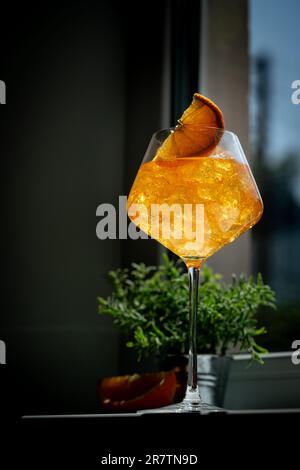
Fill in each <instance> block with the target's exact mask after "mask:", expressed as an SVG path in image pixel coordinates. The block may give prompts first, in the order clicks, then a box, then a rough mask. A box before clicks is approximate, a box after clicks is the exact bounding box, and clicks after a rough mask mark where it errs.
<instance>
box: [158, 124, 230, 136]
mask: <svg viewBox="0 0 300 470" xmlns="http://www.w3.org/2000/svg"><path fill="white" fill-rule="evenodd" d="M179 125H180V124H178V125H176V126H171V127H163V128H162V129H158V130H157V131H155V132H154V133H153V137H155V136H156V135H157V134H159V133H162V132H171V131H175V129H176V128H177V126H179ZM184 126H192V127H197V128H199V129H203V130H205V129H214V130H215V131H218V132H220V133H222V134H226V135H231V136H233V137H237V134H236V133H235V132H234V131H232V130H230V129H224V128H222V127H215V126H204V125H202V124H200V125H197V124H196V125H195V124H184Z"/></svg>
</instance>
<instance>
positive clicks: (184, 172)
mask: <svg viewBox="0 0 300 470" xmlns="http://www.w3.org/2000/svg"><path fill="white" fill-rule="evenodd" d="M262 212H263V203H262V199H261V197H260V194H259V191H258V189H257V186H256V183H255V180H254V178H253V175H252V173H251V170H250V167H249V165H248V162H247V160H246V157H245V155H244V152H243V150H242V147H241V144H240V142H239V140H238V138H237V136H236V135H235V134H234V133H233V132H230V131H226V130H225V128H224V119H223V114H222V112H221V110H220V109H219V108H218V107H217V106H216V105H215V104H214V103H213V102H211V101H210V100H209V99H208V98H205V97H203V96H201V95H199V94H195V95H194V99H193V101H192V104H191V105H190V106H189V108H188V109H187V110H186V111H185V112H184V113H183V115H182V117H181V118H180V120H179V124H178V126H176V127H175V128H172V129H164V130H161V131H158V132H156V133H155V134H154V135H153V137H152V139H151V141H150V144H149V147H148V149H147V151H146V154H145V157H144V160H143V161H142V164H141V166H140V168H139V171H138V173H137V176H136V179H135V181H134V183H133V186H132V188H131V191H130V194H129V197H128V215H129V218H130V219H131V221H132V222H134V223H135V224H136V225H137V226H138V227H139V228H140V229H141V230H143V231H144V232H146V233H147V234H148V235H150V236H151V237H152V238H155V239H156V240H158V241H159V242H160V243H161V244H162V245H164V246H165V247H167V248H168V249H170V250H171V251H172V252H174V253H175V254H176V255H178V256H179V257H181V258H182V260H183V261H184V262H185V264H186V266H187V268H188V272H189V280H190V341H189V364H188V384H187V390H186V396H185V399H184V401H183V403H181V404H179V405H174V406H172V407H171V408H169V409H168V410H166V409H165V410H163V412H167V411H171V412H173V411H176V412H177V411H184V412H187V411H188V412H189V411H191V412H199V411H200V412H201V411H203V410H205V411H218V410H219V409H218V408H216V407H214V406H210V405H206V404H205V403H203V402H202V400H201V397H200V394H199V389H198V384H197V348H196V327H195V325H196V318H197V315H198V287H199V269H200V267H201V265H202V263H203V262H204V261H205V260H206V259H207V258H208V257H210V256H211V255H213V254H214V253H215V252H216V251H218V250H219V249H220V248H222V247H223V246H224V245H226V244H228V243H230V242H232V241H233V240H235V239H236V238H237V237H238V236H239V235H241V234H242V233H243V232H245V231H246V230H248V229H250V228H251V227H252V226H253V225H254V224H256V223H257V222H258V220H259V219H260V217H261V215H262Z"/></svg>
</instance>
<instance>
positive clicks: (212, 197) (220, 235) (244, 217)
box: [128, 156, 263, 259]
mask: <svg viewBox="0 0 300 470" xmlns="http://www.w3.org/2000/svg"><path fill="white" fill-rule="evenodd" d="M132 204H143V205H144V206H145V207H146V208H147V211H148V214H150V212H151V205H152V204H168V205H170V206H171V205H172V204H179V205H180V206H181V207H182V208H184V204H193V205H196V204H200V205H201V204H202V205H203V213H204V218H203V223H202V226H201V225H200V227H201V230H202V237H196V235H195V236H194V238H192V239H189V240H187V239H186V238H185V237H184V235H183V237H181V238H175V237H173V236H168V237H164V236H163V234H162V233H161V232H162V231H160V230H159V234H158V233H157V230H158V229H159V228H160V227H157V225H156V226H155V227H154V226H153V224H151V217H149V216H148V217H145V216H142V217H139V218H137V217H138V216H139V215H141V214H139V213H137V214H133V215H129V216H130V219H131V220H132V221H133V222H134V223H135V224H136V225H137V226H138V227H139V228H140V229H141V230H143V231H144V232H146V233H147V234H148V235H150V236H152V237H153V238H155V239H157V240H158V241H159V242H160V243H162V244H163V245H164V246H166V247H167V248H169V249H170V250H171V251H173V252H174V253H176V254H177V255H178V256H180V257H181V258H183V259H188V258H190V257H197V258H201V259H206V258H207V257H208V256H211V255H212V254H213V253H214V252H216V251H217V250H219V249H220V248H221V247H222V246H223V245H225V244H227V243H229V242H231V241H233V240H234V239H235V238H236V237H238V236H239V235H240V234H241V233H243V232H245V231H246V230H248V229H249V228H251V227H252V226H253V225H254V224H255V223H256V222H257V221H258V219H259V218H260V216H261V214H262V211H263V206H262V202H261V200H260V199H259V196H258V193H257V189H256V185H255V182H254V179H253V177H252V175H251V173H250V171H249V169H248V167H247V166H246V165H245V164H243V163H239V162H237V161H236V160H234V159H233V158H230V156H229V157H228V156H226V157H220V156H216V157H215V156H214V157H212V156H209V157H193V158H175V159H170V160H159V159H155V160H153V161H151V162H147V163H144V164H142V166H141V167H140V170H139V172H138V174H137V177H136V179H135V182H134V184H133V186H132V189H131V192H130V194H129V198H128V207H130V206H131V205H132ZM162 221H163V216H160V218H159V219H158V220H157V222H156V224H161V223H162ZM187 223H190V225H191V227H190V228H191V229H192V230H194V229H196V227H197V224H196V211H193V212H192V217H191V220H190V221H189V222H187ZM174 224H176V221H175V220H174V218H173V220H172V219H171V228H172V229H174V228H176V227H175V226H174ZM154 229H155V230H154ZM198 230H199V224H198ZM154 232H155V236H154V235H153V233H154ZM195 233H197V231H196V230H195ZM198 238H199V240H198ZM191 242H192V243H191Z"/></svg>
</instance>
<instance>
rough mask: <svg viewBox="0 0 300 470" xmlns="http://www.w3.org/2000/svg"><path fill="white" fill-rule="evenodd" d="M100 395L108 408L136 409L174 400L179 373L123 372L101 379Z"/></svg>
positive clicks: (153, 406)
mask: <svg viewBox="0 0 300 470" xmlns="http://www.w3.org/2000/svg"><path fill="white" fill-rule="evenodd" d="M97 389H98V395H99V398H100V401H101V404H102V407H103V408H104V409H105V410H110V411H137V410H144V409H148V408H160V407H162V406H167V405H170V404H171V403H173V399H174V396H175V392H176V376H175V373H174V372H173V371H171V372H157V373H151V374H141V375H139V374H134V375H123V376H119V377H109V378H105V379H102V380H100V381H99V383H98V386H97Z"/></svg>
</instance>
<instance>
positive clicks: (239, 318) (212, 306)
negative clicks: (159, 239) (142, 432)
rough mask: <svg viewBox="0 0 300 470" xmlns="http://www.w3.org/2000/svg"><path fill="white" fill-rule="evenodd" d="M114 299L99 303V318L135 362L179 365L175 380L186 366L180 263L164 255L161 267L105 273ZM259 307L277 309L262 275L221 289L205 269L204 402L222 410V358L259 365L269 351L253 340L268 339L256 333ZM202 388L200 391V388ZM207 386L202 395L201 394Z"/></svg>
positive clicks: (201, 315) (200, 326) (184, 283)
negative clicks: (237, 355) (239, 354)
mask: <svg viewBox="0 0 300 470" xmlns="http://www.w3.org/2000/svg"><path fill="white" fill-rule="evenodd" d="M108 276H109V279H110V281H111V283H112V285H113V292H112V294H111V295H110V296H109V297H107V298H103V297H99V298H98V311H99V314H101V315H109V316H111V317H113V319H114V323H115V325H116V326H117V327H118V328H119V330H120V332H121V333H122V334H123V335H124V336H125V337H126V339H127V343H126V345H127V347H128V348H132V349H133V350H134V351H135V352H136V355H137V357H138V359H139V360H140V359H142V357H144V356H149V355H152V356H156V357H159V358H160V360H161V362H162V361H165V368H169V367H173V366H176V365H178V366H179V367H178V368H177V372H178V376H179V377H180V376H182V375H180V374H182V370H183V368H185V365H186V354H187V350H188V314H189V312H188V296H189V288H188V277H187V274H186V273H185V271H184V269H182V267H181V266H180V265H178V263H176V262H175V261H173V260H170V259H169V258H168V257H167V256H166V255H165V256H164V257H163V263H162V264H161V265H160V266H145V265H144V264H143V263H140V264H136V263H132V265H131V269H130V270H127V269H117V270H116V271H111V272H110V273H109V275H108ZM261 306H268V307H271V308H274V307H275V295H274V292H273V291H272V290H271V288H270V287H269V286H268V285H266V284H264V283H263V281H262V278H261V276H260V275H258V277H257V279H256V280H254V279H253V278H252V277H249V278H247V277H245V276H241V277H239V278H236V277H235V276H233V277H232V281H231V282H230V283H229V284H228V283H224V282H223V281H222V277H221V275H220V274H217V273H214V272H213V271H212V269H211V268H209V267H208V266H204V268H203V270H202V280H201V283H200V287H199V309H198V319H197V349H198V354H199V361H198V363H199V367H198V376H199V385H200V389H201V388H202V394H203V393H205V394H206V396H205V399H206V401H207V400H209V401H210V402H215V403H216V404H221V402H222V392H223V390H224V382H225V381H226V376H227V370H228V360H229V359H228V357H229V356H227V355H226V354H227V353H228V351H229V350H232V349H233V348H234V349H235V351H237V350H240V351H245V350H246V351H248V352H249V353H250V354H251V358H252V359H253V360H257V361H259V362H262V359H261V354H262V353H266V352H267V351H266V350H265V349H264V348H262V347H261V346H259V345H258V344H257V342H256V338H257V337H259V336H260V335H263V334H265V333H266V329H265V328H264V327H260V328H258V327H257V318H256V313H257V311H258V309H259V307H261ZM201 382H202V387H201ZM204 384H206V390H204V388H205V387H204Z"/></svg>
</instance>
